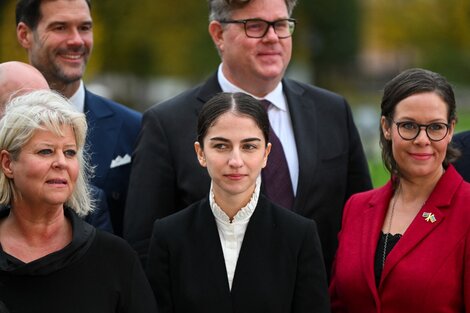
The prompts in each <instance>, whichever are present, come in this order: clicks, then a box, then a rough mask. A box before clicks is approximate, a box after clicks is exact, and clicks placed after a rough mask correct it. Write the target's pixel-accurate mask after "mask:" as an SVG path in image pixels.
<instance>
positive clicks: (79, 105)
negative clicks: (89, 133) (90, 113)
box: [69, 80, 85, 113]
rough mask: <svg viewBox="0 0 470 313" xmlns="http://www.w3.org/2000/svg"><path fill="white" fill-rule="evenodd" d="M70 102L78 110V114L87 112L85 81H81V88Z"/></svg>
mask: <svg viewBox="0 0 470 313" xmlns="http://www.w3.org/2000/svg"><path fill="white" fill-rule="evenodd" d="M69 100H70V102H72V104H73V106H74V107H75V108H76V109H77V110H78V112H82V113H84V111H85V86H84V85H83V80H80V87H78V89H77V91H76V92H75V93H74V94H73V96H71V97H70V99H69Z"/></svg>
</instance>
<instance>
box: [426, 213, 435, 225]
mask: <svg viewBox="0 0 470 313" xmlns="http://www.w3.org/2000/svg"><path fill="white" fill-rule="evenodd" d="M423 217H424V218H425V219H424V220H425V221H426V222H431V223H434V222H435V221H436V217H435V216H434V214H432V213H429V212H424V213H423Z"/></svg>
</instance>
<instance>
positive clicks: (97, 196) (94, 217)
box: [84, 185, 113, 234]
mask: <svg viewBox="0 0 470 313" xmlns="http://www.w3.org/2000/svg"><path fill="white" fill-rule="evenodd" d="M91 197H92V199H93V200H94V201H95V210H94V211H93V212H90V213H88V215H87V216H85V218H84V220H85V222H87V223H88V224H90V225H93V226H94V227H95V228H96V229H101V230H104V231H107V232H108V233H111V234H112V233H113V225H112V223H111V216H110V214H109V207H108V201H107V200H106V194H105V193H104V191H103V190H101V189H100V188H98V187H96V186H93V185H92V186H91Z"/></svg>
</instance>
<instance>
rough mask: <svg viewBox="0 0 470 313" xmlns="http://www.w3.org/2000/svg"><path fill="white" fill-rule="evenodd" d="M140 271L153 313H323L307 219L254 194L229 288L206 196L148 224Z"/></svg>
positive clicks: (317, 255)
mask: <svg viewBox="0 0 470 313" xmlns="http://www.w3.org/2000/svg"><path fill="white" fill-rule="evenodd" d="M147 273H148V277H149V281H150V284H151V286H152V288H153V290H154V293H155V297H156V299H157V303H158V307H159V312H160V313H167V312H172V313H178V312H192V313H197V312H201V313H211V312H213V313H219V312H227V313H229V312H244V313H250V312H253V313H255V312H256V313H259V312H270V313H281V312H282V313H288V312H329V298H328V291H327V288H328V287H327V281H326V274H325V268H324V264H323V258H322V255H321V247H320V241H319V238H318V234H317V229H316V225H315V223H314V222H313V221H311V220H308V219H306V218H303V217H301V216H299V215H297V214H294V213H292V212H290V211H288V210H286V209H283V208H280V207H278V206H276V205H274V204H272V203H271V202H270V201H269V200H268V199H267V198H265V197H263V196H260V198H259V200H258V204H257V206H256V209H255V211H254V213H253V215H252V217H251V219H250V221H249V223H248V227H247V229H246V233H245V237H244V239H243V244H242V247H241V250H240V255H239V258H238V262H237V266H236V270H235V276H234V279H233V284H232V290H231V291H230V290H229V285H228V279H227V272H226V270H225V262H224V256H223V252H222V247H221V244H220V238H219V233H218V230H217V225H216V222H215V218H214V215H213V213H212V211H211V208H210V205H209V200H208V199H207V198H205V199H203V200H201V201H200V202H198V203H195V204H193V205H191V206H190V207H188V208H187V209H185V210H183V211H181V212H179V213H176V214H174V215H172V216H169V217H167V218H164V219H161V220H157V221H156V222H155V224H154V228H153V234H152V239H151V244H150V250H149V258H148V266H147Z"/></svg>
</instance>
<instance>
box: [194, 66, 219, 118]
mask: <svg viewBox="0 0 470 313" xmlns="http://www.w3.org/2000/svg"><path fill="white" fill-rule="evenodd" d="M219 92H222V88H221V87H220V84H219V81H218V79H217V72H215V73H214V74H212V75H211V76H210V77H209V78H208V79H207V80H206V82H205V83H204V84H203V85H201V87H200V89H199V92H198V93H197V94H196V98H197V100H198V101H199V102H200V103H198V105H197V106H196V108H195V113H196V116H199V112H200V111H201V109H202V106H203V105H204V103H206V102H207V101H209V99H210V98H212V97H213V96H214V95H215V94H217V93H219Z"/></svg>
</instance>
